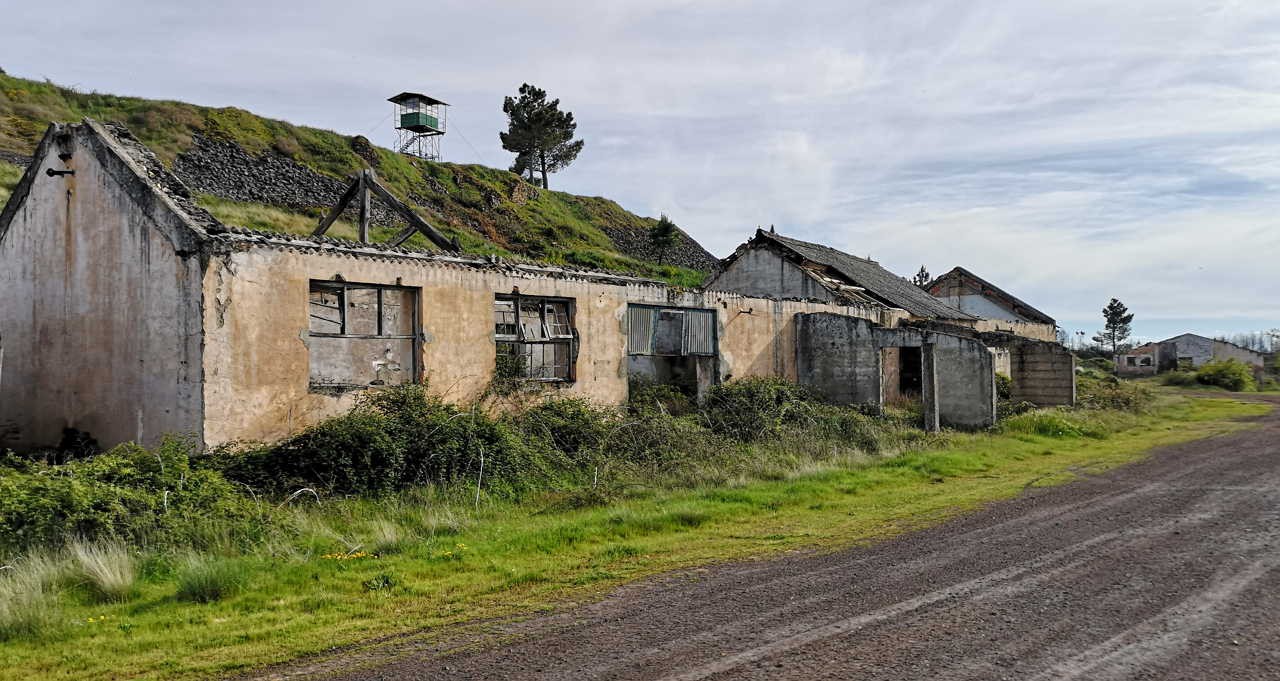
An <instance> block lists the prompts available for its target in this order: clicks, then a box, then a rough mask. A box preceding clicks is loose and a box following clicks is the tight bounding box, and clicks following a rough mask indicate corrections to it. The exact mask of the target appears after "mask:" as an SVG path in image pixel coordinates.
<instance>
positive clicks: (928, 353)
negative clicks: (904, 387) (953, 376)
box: [920, 343, 941, 432]
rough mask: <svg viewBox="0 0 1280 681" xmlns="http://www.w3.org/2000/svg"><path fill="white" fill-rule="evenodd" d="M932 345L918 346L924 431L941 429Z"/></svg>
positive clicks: (936, 372) (936, 365)
mask: <svg viewBox="0 0 1280 681" xmlns="http://www.w3.org/2000/svg"><path fill="white" fill-rule="evenodd" d="M933 349H934V346H933V343H925V344H924V345H922V346H920V399H921V402H922V403H923V410H922V411H923V412H924V429H925V430H926V431H929V432H936V431H938V430H940V429H941V425H940V424H939V420H938V362H937V359H936V355H935V354H934V351H933Z"/></svg>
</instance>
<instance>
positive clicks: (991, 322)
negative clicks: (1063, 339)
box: [974, 319, 1058, 343]
mask: <svg viewBox="0 0 1280 681" xmlns="http://www.w3.org/2000/svg"><path fill="white" fill-rule="evenodd" d="M974 330H975V331H979V332H985V331H1004V332H1006V333H1012V334H1013V335H1015V336H1022V337H1023V338H1031V339H1033V340H1042V341H1048V342H1050V343H1056V342H1057V341H1058V327H1056V326H1054V325H1053V324H1038V323H1036V322H1014V321H1009V320H1005V319H979V320H978V322H977V323H976V324H974Z"/></svg>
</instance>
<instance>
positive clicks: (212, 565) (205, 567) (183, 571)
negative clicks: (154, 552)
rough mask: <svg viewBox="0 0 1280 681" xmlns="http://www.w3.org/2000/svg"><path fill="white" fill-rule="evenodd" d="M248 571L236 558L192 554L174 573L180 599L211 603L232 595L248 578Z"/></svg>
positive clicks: (242, 586) (241, 587)
mask: <svg viewBox="0 0 1280 681" xmlns="http://www.w3.org/2000/svg"><path fill="white" fill-rule="evenodd" d="M248 577H249V571H248V569H247V568H246V567H245V566H244V565H243V564H242V563H239V562H237V561H233V560H229V559H225V558H211V557H206V556H200V555H196V554H192V555H190V556H187V558H186V559H185V560H184V561H183V563H182V565H181V566H180V567H179V569H178V572H177V579H178V591H177V593H176V594H175V596H176V597H177V599H178V600H180V601H189V602H192V603H213V602H214V601H220V600H222V599H223V598H226V597H228V596H232V595H234V594H236V593H237V592H239V591H240V590H241V589H243V588H244V586H245V584H246V583H247V582H248V581H249V580H248Z"/></svg>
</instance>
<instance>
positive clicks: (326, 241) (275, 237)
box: [0, 118, 681, 289]
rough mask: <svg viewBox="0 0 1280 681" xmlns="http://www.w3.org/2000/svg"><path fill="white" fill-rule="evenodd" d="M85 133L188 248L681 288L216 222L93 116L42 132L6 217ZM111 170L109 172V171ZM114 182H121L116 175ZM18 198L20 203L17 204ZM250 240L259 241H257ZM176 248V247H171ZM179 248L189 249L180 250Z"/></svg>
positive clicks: (129, 138) (147, 156) (126, 137)
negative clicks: (244, 247) (63, 141)
mask: <svg viewBox="0 0 1280 681" xmlns="http://www.w3.org/2000/svg"><path fill="white" fill-rule="evenodd" d="M68 129H70V130H75V129H86V130H87V131H88V132H89V133H90V134H91V135H92V136H93V137H94V138H96V139H98V140H100V141H101V142H102V144H103V146H104V148H106V149H107V150H109V151H110V153H111V155H112V156H113V157H115V159H116V160H118V161H119V162H120V163H121V164H122V165H123V167H124V169H126V170H127V173H128V175H129V176H131V177H132V178H133V179H134V180H135V181H137V182H139V183H141V184H142V185H143V186H144V187H145V188H146V189H147V191H149V192H150V193H151V194H152V195H153V196H154V197H155V198H157V199H158V200H159V202H160V205H162V206H163V207H164V209H165V210H166V211H167V212H168V213H170V214H171V215H173V216H174V217H175V218H177V220H178V221H179V222H180V224H181V225H182V226H183V227H184V228H185V229H186V230H187V232H188V234H189V236H190V237H192V240H193V241H194V242H195V243H192V244H189V245H188V248H190V249H192V250H194V249H195V248H198V247H200V246H202V245H203V246H206V247H209V246H213V245H214V244H228V243H240V244H249V245H260V246H264V245H265V246H275V247H280V248H300V249H310V250H317V251H322V250H323V251H335V252H342V253H343V254H346V255H350V256H353V257H372V258H379V257H381V258H401V259H408V260H416V261H434V262H438V263H443V264H454V265H462V266H470V267H475V268H478V269H488V268H493V267H503V266H505V267H509V268H512V269H515V270H518V271H523V272H526V273H529V274H537V273H541V274H542V275H543V276H548V277H553V278H577V279H584V280H590V281H600V282H612V283H616V284H620V285H625V284H635V285H648V286H662V287H665V288H668V289H679V288H681V287H678V286H673V285H671V284H668V283H666V282H664V281H659V280H656V279H647V278H644V277H637V276H633V275H628V274H623V273H619V272H612V271H608V270H591V269H578V268H573V267H566V266H560V265H555V264H552V263H544V262H538V261H522V260H515V259H509V258H496V257H486V256H478V255H477V256H467V255H465V254H446V253H444V252H443V251H427V250H417V249H409V248H403V247H392V246H387V245H385V244H362V243H359V242H355V241H349V240H346V239H337V238H333V237H302V236H297V235H293V234H287V233H283V232H274V231H269V230H260V229H249V228H247V227H240V226H234V225H227V224H225V223H223V222H221V221H219V220H218V219H217V218H215V217H214V216H213V215H212V214H211V213H209V211H207V210H205V209H204V208H201V207H200V206H199V204H197V203H196V202H195V199H194V198H193V196H192V193H191V191H190V189H188V188H187V186H186V185H185V184H184V183H183V182H182V180H180V179H178V177H177V176H176V175H174V174H173V173H172V172H170V171H169V170H168V169H166V168H165V167H164V165H163V164H161V163H160V160H159V159H158V158H157V157H156V155H155V153H154V152H152V151H151V149H150V148H148V147H147V146H146V144H144V143H143V142H142V141H141V140H139V139H137V138H136V137H134V136H133V134H132V133H131V132H130V131H129V129H128V128H126V127H125V126H123V125H118V124H114V123H106V124H104V123H100V122H98V121H96V120H94V119H92V118H85V119H84V120H83V121H82V122H81V123H79V124H70V125H63V124H58V123H54V124H51V125H50V126H49V130H48V131H47V132H46V133H45V138H44V139H42V140H41V143H40V146H38V147H37V152H36V154H35V156H34V157H33V160H32V163H31V164H30V165H29V166H28V167H27V172H25V173H24V175H23V180H20V181H19V184H18V186H17V187H15V191H14V194H13V197H11V200H10V201H9V203H7V204H6V206H5V209H4V213H3V215H4V216H5V217H7V218H10V219H11V217H12V214H13V213H16V212H17V205H18V204H19V203H21V200H20V199H19V196H18V194H19V191H22V192H23V195H24V196H25V191H26V190H28V189H29V187H30V185H31V183H32V182H33V181H34V179H35V174H36V173H38V168H39V166H41V165H42V163H41V162H40V159H42V158H44V156H45V155H46V154H47V153H48V149H49V147H50V146H51V144H52V141H53V138H54V137H55V136H56V135H57V134H58V133H59V132H63V131H66V130H68ZM107 170H108V172H110V168H108V169H107ZM117 179H123V178H119V177H117ZM24 182H25V184H24ZM15 199H19V200H15ZM5 225H7V221H6V220H5V218H0V238H2V237H3V235H4V226H5ZM254 237H260V238H257V239H255V238H254ZM175 246H178V245H177V244H175ZM178 250H187V249H186V248H182V247H179V248H178Z"/></svg>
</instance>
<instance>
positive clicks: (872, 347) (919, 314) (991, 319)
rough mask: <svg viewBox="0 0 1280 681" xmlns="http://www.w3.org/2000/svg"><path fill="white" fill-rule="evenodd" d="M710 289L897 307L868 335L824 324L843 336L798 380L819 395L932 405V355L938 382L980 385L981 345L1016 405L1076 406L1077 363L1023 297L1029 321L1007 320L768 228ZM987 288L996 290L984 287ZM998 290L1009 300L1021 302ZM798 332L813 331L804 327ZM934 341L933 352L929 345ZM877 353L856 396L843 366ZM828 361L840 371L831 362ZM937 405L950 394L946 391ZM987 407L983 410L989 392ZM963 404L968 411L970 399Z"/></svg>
mask: <svg viewBox="0 0 1280 681" xmlns="http://www.w3.org/2000/svg"><path fill="white" fill-rule="evenodd" d="M707 288H708V289H711V290H717V291H732V292H735V293H741V294H744V295H753V296H767V297H776V298H788V297H795V298H801V299H810V300H819V301H824V302H834V301H861V302H864V303H875V304H880V305H884V306H886V307H888V308H890V309H893V310H896V311H897V313H898V315H899V320H898V323H897V324H896V325H891V328H888V329H885V328H879V329H875V330H874V331H873V332H871V333H870V335H868V332H869V331H870V329H869V328H868V327H867V326H866V325H860V324H855V325H852V326H849V325H839V324H837V325H835V326H830V325H827V326H824V328H823V331H822V333H824V334H828V335H829V334H836V335H837V336H839V337H841V338H843V340H842V341H840V342H839V343H837V344H836V345H835V346H832V347H829V348H826V349H824V350H822V351H820V352H814V353H801V360H800V361H801V367H802V369H803V368H814V369H815V370H817V371H818V372H819V373H818V375H808V374H806V373H805V372H804V371H802V372H801V375H800V380H801V382H806V381H810V380H812V381H816V382H817V383H818V384H819V387H820V389H821V391H822V392H824V393H827V394H828V396H831V397H833V398H834V399H839V400H842V401H851V402H865V401H873V400H870V396H873V395H879V399H880V401H881V402H885V401H887V402H907V401H915V400H918V399H922V398H923V399H929V397H930V396H928V394H927V393H928V391H926V390H925V386H924V379H925V378H927V377H928V376H929V368H928V364H929V363H930V358H929V355H928V353H929V352H930V351H931V352H933V353H934V354H935V355H937V358H936V360H935V362H936V363H937V365H938V369H937V370H938V372H939V375H938V381H939V382H940V385H942V386H946V385H957V384H961V383H965V382H969V381H974V380H976V378H975V377H974V376H973V375H969V374H967V373H965V371H963V369H964V368H965V367H968V366H970V364H971V362H970V360H969V359H968V358H967V355H968V354H970V353H969V352H968V351H969V350H971V349H973V348H977V347H985V349H986V351H987V354H989V355H990V356H991V363H992V370H994V371H1000V372H1002V373H1005V374H1006V375H1008V376H1010V378H1011V379H1012V397H1013V399H1015V400H1018V401H1027V402H1031V403H1034V404H1037V405H1040V406H1056V405H1071V404H1075V359H1074V357H1073V356H1072V355H1071V353H1070V352H1069V351H1067V349H1066V348H1064V347H1062V346H1061V345H1060V344H1058V343H1056V342H1053V339H1054V338H1055V327H1054V324H1053V320H1052V319H1049V318H1048V317H1047V315H1044V313H1038V312H1037V314H1038V317H1032V316H1031V313H1030V311H1031V310H1032V308H1030V306H1028V305H1026V304H1025V303H1021V302H1020V301H1019V302H1018V303H1016V305H1017V307H1018V309H1019V310H1022V313H1021V314H1023V315H1027V316H1025V317H1023V319H1024V320H1026V321H1015V320H1010V319H1009V317H1010V316H1011V315H1010V314H1008V313H1005V312H1003V311H1002V310H1003V309H1004V308H999V307H998V308H996V310H994V311H993V310H990V309H988V308H986V307H980V306H975V305H973V304H972V302H971V301H964V300H948V299H946V298H945V297H940V296H935V295H931V293H930V292H928V291H925V290H923V289H921V288H920V287H918V286H916V285H915V284H913V283H911V282H910V281H908V280H906V279H905V278H903V277H900V276H898V275H897V274H894V273H893V272H890V271H889V270H887V269H885V268H884V267H882V266H880V264H879V263H877V262H875V261H874V260H871V259H869V258H860V257H857V256H854V255H850V254H848V253H844V252H842V251H839V250H836V249H834V248H831V247H829V246H823V245H821V244H814V243H810V242H807V241H801V240H799V239H793V238H790V237H785V236H782V235H779V234H776V233H775V232H773V231H772V230H770V231H768V232H766V231H764V230H756V234H755V235H754V236H753V237H752V238H751V239H750V240H749V241H747V242H746V243H744V244H742V245H741V246H739V247H738V248H737V249H736V250H735V251H734V253H733V254H732V255H730V256H729V257H728V258H725V259H724V260H723V261H721V263H720V267H719V269H718V271H717V272H716V274H715V275H713V276H712V277H711V279H710V281H709V282H708V283H707ZM988 289H989V290H994V289H995V287H994V286H990V285H988ZM1001 293H1002V294H1003V296H1005V297H1006V298H1008V299H1009V300H1011V301H1016V300H1017V299H1016V298H1013V296H1010V295H1008V294H1004V293H1003V292H1001ZM952 302H955V303H965V304H967V305H969V306H970V307H971V308H975V309H973V310H971V311H966V310H963V309H961V308H960V306H958V305H953V304H950V303H952ZM1007 304H1010V305H1013V304H1012V303H1007ZM1045 319H1047V320H1048V321H1047V323H1046V322H1045V321H1043V320H1045ZM800 328H801V329H812V328H815V327H813V326H811V325H809V326H806V325H801V326H800ZM837 329H838V330H837ZM926 331H927V332H928V333H930V334H932V335H931V336H929V337H928V338H931V339H932V342H930V341H927V340H926V339H925V337H923V336H921V335H920V334H921V333H924V332H926ZM802 338H803V336H802ZM828 340H830V339H828ZM930 345H933V346H934V347H933V348H929V347H928V346H930ZM859 348H860V349H861V350H858V349H859ZM871 351H874V352H875V353H876V355H877V357H878V359H879V362H878V366H874V365H872V366H871V367H870V368H866V367H864V370H863V372H862V380H861V381H860V382H859V384H858V387H857V390H856V391H855V392H853V393H850V392H849V390H850V389H851V388H850V387H849V385H848V384H847V382H845V381H844V380H843V374H842V373H840V372H839V365H840V363H842V362H845V361H849V362H854V363H864V362H865V360H866V357H868V355H867V354H866V353H867V352H871ZM842 353H844V354H846V355H848V356H842ZM939 353H941V354H939ZM957 353H961V354H964V355H965V356H966V359H964V360H963V361H961V360H960V359H959V355H958V354H957ZM975 357H976V355H975ZM973 361H978V360H973ZM985 361H986V360H985V359H984V360H982V362H983V363H985ZM815 363H816V364H815ZM831 364H835V365H836V366H829V365H831ZM822 372H827V373H828V374H830V375H831V376H832V377H833V378H834V379H835V381H836V383H838V385H836V386H828V385H826V382H827V380H828V379H827V378H823V376H824V375H825V374H823V373H822ZM831 372H835V373H833V374H831ZM986 387H987V386H986V382H985V381H983V382H982V389H983V390H984V391H985V390H986ZM939 389H940V390H942V388H939ZM943 392H945V393H949V392H951V391H950V390H944V391H943ZM941 399H944V400H945V399H947V398H946V396H945V395H944V396H943V397H942V398H941ZM981 403H982V404H983V408H984V409H985V406H986V403H987V399H986V396H985V394H984V396H983V398H982V401H981ZM966 404H967V405H970V406H972V404H973V402H972V401H969V402H966Z"/></svg>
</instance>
